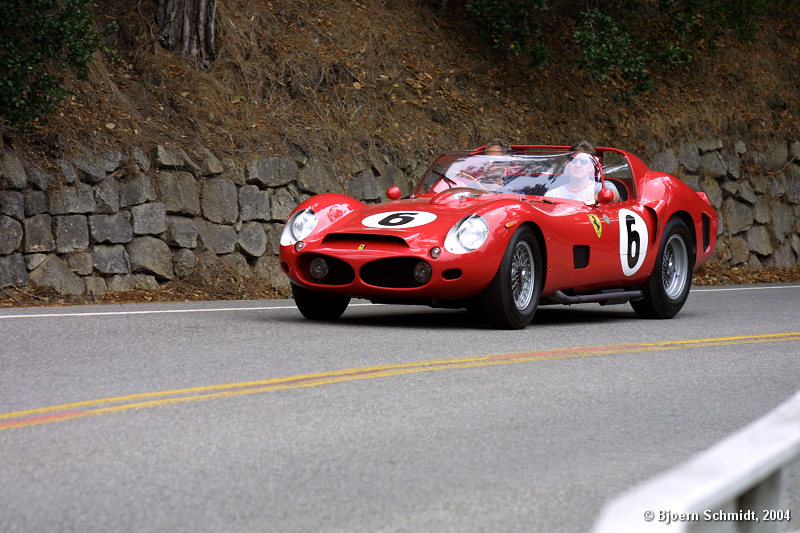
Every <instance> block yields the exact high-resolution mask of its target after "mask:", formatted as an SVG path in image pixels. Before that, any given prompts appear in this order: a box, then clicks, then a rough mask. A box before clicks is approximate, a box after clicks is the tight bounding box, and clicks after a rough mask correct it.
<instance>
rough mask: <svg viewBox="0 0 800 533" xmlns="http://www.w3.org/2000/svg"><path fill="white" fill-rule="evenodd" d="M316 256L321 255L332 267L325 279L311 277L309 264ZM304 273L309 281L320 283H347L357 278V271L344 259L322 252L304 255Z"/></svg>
mask: <svg viewBox="0 0 800 533" xmlns="http://www.w3.org/2000/svg"><path fill="white" fill-rule="evenodd" d="M315 257H321V258H323V259H325V261H327V262H328V266H329V267H330V272H329V273H328V275H327V276H326V277H325V279H322V280H317V279H314V278H313V277H311V274H310V273H309V271H308V265H309V263H311V260H312V259H314V258H315ZM301 264H302V270H303V275H304V276H305V277H306V279H308V280H309V281H311V282H313V283H319V284H320V285H347V284H348V283H352V282H353V280H355V279H356V271H355V270H353V267H351V266H350V265H348V264H347V263H345V262H344V261H342V260H341V259H337V258H335V257H330V256H328V255H321V254H307V255H304V256H303V257H302V260H301Z"/></svg>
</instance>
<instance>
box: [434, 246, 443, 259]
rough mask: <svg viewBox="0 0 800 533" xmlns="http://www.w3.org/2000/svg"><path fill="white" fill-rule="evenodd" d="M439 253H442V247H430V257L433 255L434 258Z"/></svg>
mask: <svg viewBox="0 0 800 533" xmlns="http://www.w3.org/2000/svg"><path fill="white" fill-rule="evenodd" d="M441 254H442V249H441V248H439V247H438V246H434V247H433V248H431V257H433V258H434V259H436V258H438V257H439V256H440V255H441Z"/></svg>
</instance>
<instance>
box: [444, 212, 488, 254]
mask: <svg viewBox="0 0 800 533" xmlns="http://www.w3.org/2000/svg"><path fill="white" fill-rule="evenodd" d="M488 237H489V224H488V223H487V222H486V220H484V218H483V217H482V216H480V215H470V216H468V217H466V218H462V219H461V220H459V221H458V223H457V224H456V225H455V226H453V227H452V228H450V231H449V232H448V233H447V237H446V238H445V240H444V248H445V250H447V251H448V252H450V253H452V254H466V253H469V252H474V251H475V250H477V249H478V248H480V247H481V245H483V243H484V242H486V239H487V238H488Z"/></svg>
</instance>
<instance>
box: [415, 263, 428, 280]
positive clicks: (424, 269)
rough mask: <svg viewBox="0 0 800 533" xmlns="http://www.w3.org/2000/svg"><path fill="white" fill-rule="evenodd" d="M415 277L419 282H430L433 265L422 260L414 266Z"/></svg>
mask: <svg viewBox="0 0 800 533" xmlns="http://www.w3.org/2000/svg"><path fill="white" fill-rule="evenodd" d="M414 279H415V280H417V281H418V282H419V283H428V281H430V279H431V266H430V265H429V264H428V263H426V262H425V261H420V262H419V263H417V264H416V265H415V266H414Z"/></svg>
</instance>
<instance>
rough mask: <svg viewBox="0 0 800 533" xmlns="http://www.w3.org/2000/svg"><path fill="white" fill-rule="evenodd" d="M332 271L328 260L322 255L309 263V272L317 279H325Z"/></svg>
mask: <svg viewBox="0 0 800 533" xmlns="http://www.w3.org/2000/svg"><path fill="white" fill-rule="evenodd" d="M330 271H331V269H330V267H329V266H328V262H327V261H325V259H323V258H321V257H315V258H314V259H312V260H311V262H310V263H309V264H308V273H309V274H311V277H312V278H314V279H315V280H317V281H320V280H323V279H325V278H326V277H327V276H328V273H329V272H330Z"/></svg>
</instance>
